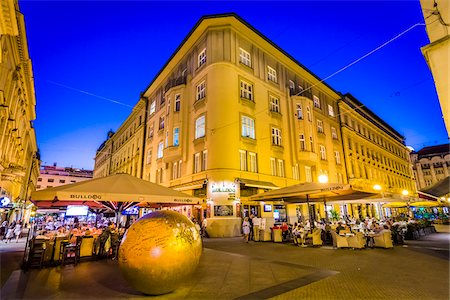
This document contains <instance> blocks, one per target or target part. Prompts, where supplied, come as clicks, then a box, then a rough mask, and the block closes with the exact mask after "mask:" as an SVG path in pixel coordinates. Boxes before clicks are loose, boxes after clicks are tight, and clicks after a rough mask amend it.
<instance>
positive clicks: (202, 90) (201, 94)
mask: <svg viewBox="0 0 450 300" xmlns="http://www.w3.org/2000/svg"><path fill="white" fill-rule="evenodd" d="M205 97H206V82H205V81H202V82H201V83H200V84H199V85H197V98H196V99H197V100H201V99H203V98H205Z"/></svg>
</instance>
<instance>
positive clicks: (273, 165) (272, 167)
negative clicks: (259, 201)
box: [270, 157, 277, 176]
mask: <svg viewBox="0 0 450 300" xmlns="http://www.w3.org/2000/svg"><path fill="white" fill-rule="evenodd" d="M270 175H272V176H277V162H276V160H275V158H273V157H271V158H270Z"/></svg>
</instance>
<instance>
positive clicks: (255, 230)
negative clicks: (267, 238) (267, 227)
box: [252, 216, 261, 242]
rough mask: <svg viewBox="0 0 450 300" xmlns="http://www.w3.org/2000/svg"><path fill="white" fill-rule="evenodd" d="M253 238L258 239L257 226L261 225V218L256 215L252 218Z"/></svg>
mask: <svg viewBox="0 0 450 300" xmlns="http://www.w3.org/2000/svg"><path fill="white" fill-rule="evenodd" d="M252 221H253V240H254V241H256V242H258V241H259V226H260V225H261V219H260V218H258V217H257V216H254V217H253V219H252Z"/></svg>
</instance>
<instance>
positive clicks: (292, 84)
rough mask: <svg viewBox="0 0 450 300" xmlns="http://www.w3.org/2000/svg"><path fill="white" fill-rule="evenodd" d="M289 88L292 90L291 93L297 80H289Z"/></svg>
mask: <svg viewBox="0 0 450 300" xmlns="http://www.w3.org/2000/svg"><path fill="white" fill-rule="evenodd" d="M289 90H290V91H291V93H293V92H294V91H295V82H293V81H292V80H289Z"/></svg>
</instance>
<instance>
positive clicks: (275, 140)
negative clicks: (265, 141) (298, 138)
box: [272, 127, 281, 146]
mask: <svg viewBox="0 0 450 300" xmlns="http://www.w3.org/2000/svg"><path fill="white" fill-rule="evenodd" d="M272 144H273V145H277V146H281V130H280V129H278V128H275V127H272Z"/></svg>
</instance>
